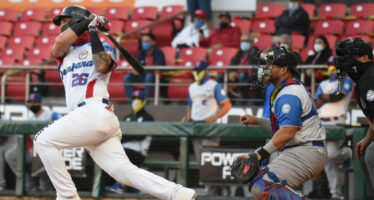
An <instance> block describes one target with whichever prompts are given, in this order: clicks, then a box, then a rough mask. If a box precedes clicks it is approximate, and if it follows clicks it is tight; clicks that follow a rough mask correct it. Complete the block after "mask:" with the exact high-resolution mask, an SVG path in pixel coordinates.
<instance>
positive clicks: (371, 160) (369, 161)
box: [365, 142, 374, 194]
mask: <svg viewBox="0 0 374 200" xmlns="http://www.w3.org/2000/svg"><path fill="white" fill-rule="evenodd" d="M365 163H366V166H367V170H368V172H369V177H370V182H371V186H372V189H371V194H373V193H374V142H371V143H370V144H369V146H368V147H367V148H366V150H365Z"/></svg>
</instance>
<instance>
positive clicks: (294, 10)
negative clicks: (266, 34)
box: [275, 0, 310, 37]
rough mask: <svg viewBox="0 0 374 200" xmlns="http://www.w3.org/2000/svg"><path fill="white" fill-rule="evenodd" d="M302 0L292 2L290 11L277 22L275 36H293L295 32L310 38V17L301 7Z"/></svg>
mask: <svg viewBox="0 0 374 200" xmlns="http://www.w3.org/2000/svg"><path fill="white" fill-rule="evenodd" d="M300 4H301V0H290V1H289V3H288V9H287V10H284V11H283V13H282V14H281V15H280V16H279V17H278V18H277V19H276V20H275V35H281V34H291V33H293V32H296V33H299V34H301V35H304V36H305V37H307V36H308V33H309V23H310V21H309V16H308V13H307V12H306V11H305V10H304V9H303V8H302V7H301V6H300Z"/></svg>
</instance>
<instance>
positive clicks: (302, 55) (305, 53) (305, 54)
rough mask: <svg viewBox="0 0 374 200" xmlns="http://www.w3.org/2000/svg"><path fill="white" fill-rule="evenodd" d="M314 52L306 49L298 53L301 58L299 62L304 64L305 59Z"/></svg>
mask: <svg viewBox="0 0 374 200" xmlns="http://www.w3.org/2000/svg"><path fill="white" fill-rule="evenodd" d="M314 54H315V52H314V51H313V48H306V49H303V50H302V51H301V53H300V57H301V61H302V62H303V63H305V61H306V59H307V58H308V57H309V56H312V55H314Z"/></svg>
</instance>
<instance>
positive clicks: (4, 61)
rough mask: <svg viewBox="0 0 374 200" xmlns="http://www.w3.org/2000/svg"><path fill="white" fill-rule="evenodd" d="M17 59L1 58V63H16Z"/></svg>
mask: <svg viewBox="0 0 374 200" xmlns="http://www.w3.org/2000/svg"><path fill="white" fill-rule="evenodd" d="M15 63H16V60H15V59H14V58H11V57H4V58H0V65H14V64H15Z"/></svg>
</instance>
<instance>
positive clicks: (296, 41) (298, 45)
mask: <svg viewBox="0 0 374 200" xmlns="http://www.w3.org/2000/svg"><path fill="white" fill-rule="evenodd" d="M291 39H292V50H294V51H296V52H299V51H300V50H301V49H303V48H304V42H305V36H303V35H291Z"/></svg>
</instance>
